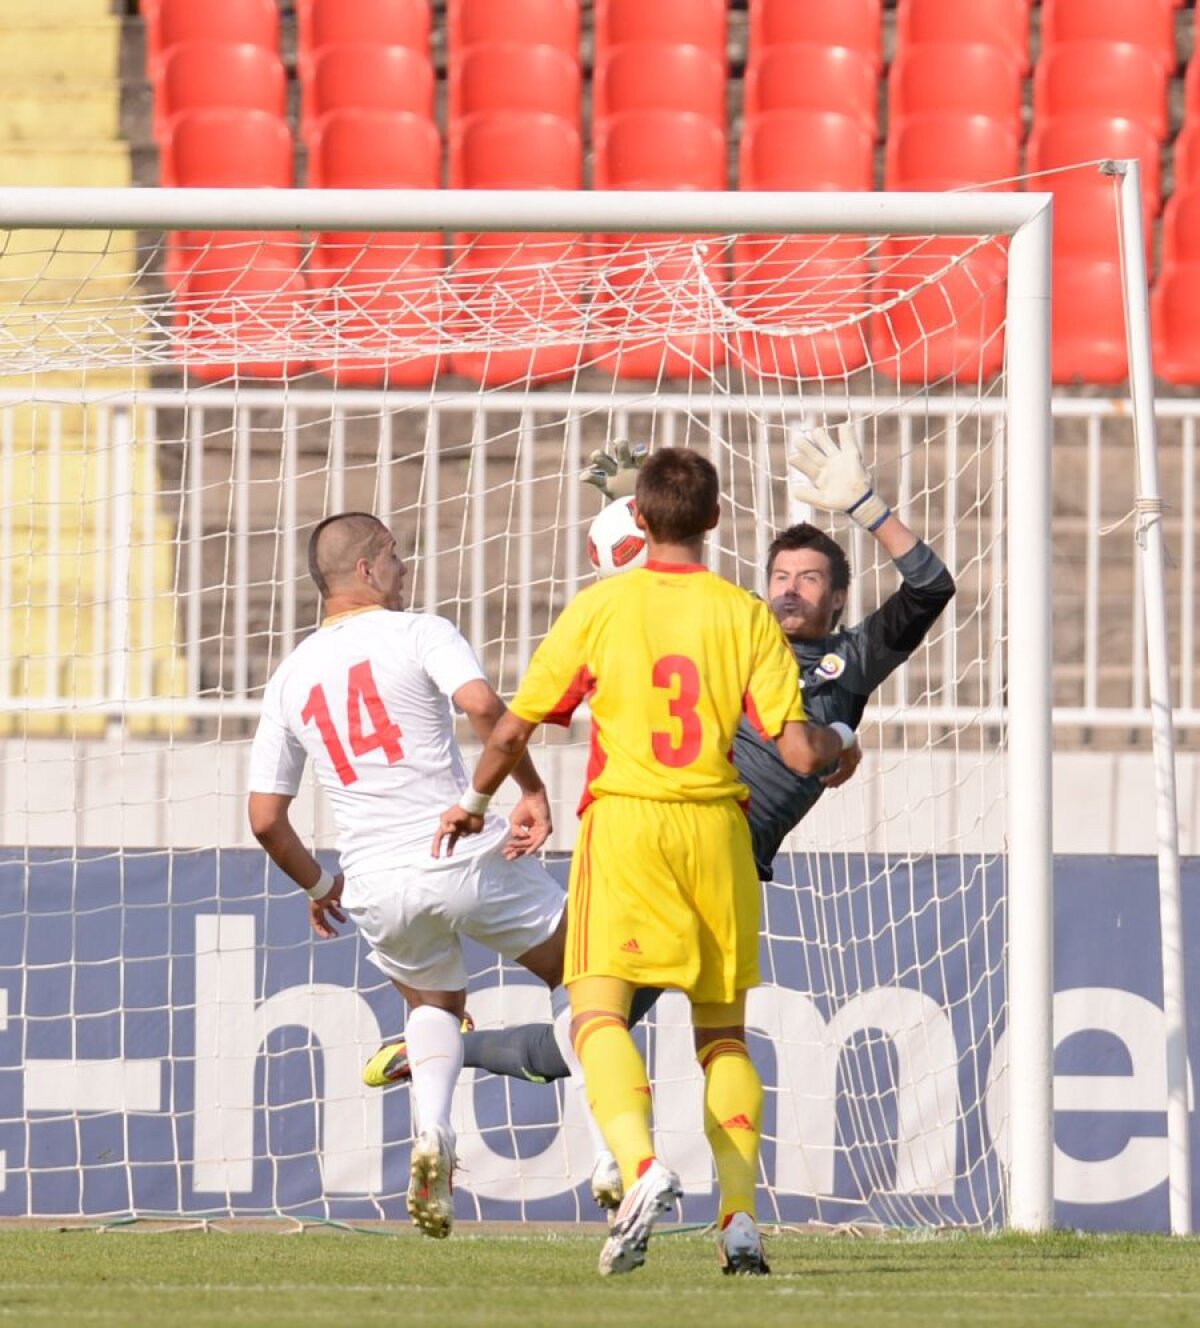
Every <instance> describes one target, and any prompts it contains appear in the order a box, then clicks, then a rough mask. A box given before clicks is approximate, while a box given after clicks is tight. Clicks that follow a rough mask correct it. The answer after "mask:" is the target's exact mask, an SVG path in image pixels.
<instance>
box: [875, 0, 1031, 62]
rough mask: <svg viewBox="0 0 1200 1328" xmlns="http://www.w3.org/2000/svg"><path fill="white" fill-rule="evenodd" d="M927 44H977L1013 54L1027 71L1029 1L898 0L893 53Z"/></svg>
mask: <svg viewBox="0 0 1200 1328" xmlns="http://www.w3.org/2000/svg"><path fill="white" fill-rule="evenodd" d="M927 42H936V43H938V44H945V43H947V42H953V43H960V42H971V43H979V44H981V45H984V46H999V47H1001V48H1002V49H1003V50H1006V51H1009V52H1011V53H1012V56H1013V58H1014V59H1015V60H1016V61H1017V63H1018V64H1019V65H1020V66H1021V71H1022V73H1024V72H1025V71H1027V70H1028V69H1029V0H970V3H969V4H963V2H962V0H899V3H898V5H897V7H896V50H897V51H905V50H908V49H909V48H910V47H912V46H918V45H923V44H925V43H927Z"/></svg>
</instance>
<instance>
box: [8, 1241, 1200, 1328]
mask: <svg viewBox="0 0 1200 1328" xmlns="http://www.w3.org/2000/svg"><path fill="white" fill-rule="evenodd" d="M599 1243H600V1237H599V1235H598V1234H596V1233H595V1232H591V1233H589V1234H576V1233H574V1232H571V1233H569V1234H565V1235H564V1234H558V1233H556V1234H544V1233H543V1234H536V1233H531V1234H528V1235H508V1234H504V1235H501V1234H489V1233H487V1232H486V1230H485V1231H479V1230H478V1229H468V1228H462V1229H460V1230H459V1231H458V1232H456V1233H455V1235H454V1236H453V1237H452V1238H451V1239H450V1240H449V1241H445V1242H434V1241H429V1240H424V1239H422V1238H420V1237H419V1236H416V1235H408V1234H404V1235H386V1236H380V1235H374V1234H366V1235H355V1234H347V1233H339V1232H322V1233H309V1234H305V1235H298V1236H279V1235H273V1234H262V1233H245V1232H236V1233H234V1234H220V1233H215V1232H210V1233H208V1234H203V1233H197V1232H171V1233H162V1234H147V1233H135V1232H128V1231H124V1232H120V1231H109V1232H103V1233H98V1232H96V1231H73V1232H53V1231H44V1230H43V1231H28V1230H21V1229H15V1230H6V1231H3V1232H0V1323H14V1324H39V1323H46V1324H51V1323H54V1324H57V1323H71V1324H114V1325H118V1324H119V1325H122V1326H123V1328H124V1326H125V1325H131V1326H132V1325H142V1324H146V1325H154V1328H164V1326H165V1325H171V1326H172V1328H174V1325H192V1324H195V1325H219V1326H220V1328H243V1326H246V1328H260V1326H266V1325H284V1324H287V1325H292V1324H295V1325H306V1326H307V1325H326V1324H328V1325H338V1328H360V1325H371V1324H388V1325H391V1326H392V1328H423V1326H424V1325H430V1326H431V1328H433V1326H434V1325H436V1328H456V1326H457V1325H480V1326H481V1328H507V1326H508V1325H513V1326H514V1328H516V1326H517V1325H519V1326H520V1328H541V1326H542V1325H547V1326H549V1325H555V1326H557V1325H571V1328H591V1326H592V1325H598V1326H601V1328H603V1326H605V1325H622V1328H624V1326H626V1325H630V1326H631V1325H639V1324H648V1325H654V1328H685V1326H686V1328H690V1326H691V1325H698V1326H699V1328H725V1326H726V1325H729V1326H730V1328H742V1326H743V1325H745V1326H746V1328H777V1326H778V1328H783V1325H787V1326H788V1328H797V1326H800V1325H810V1324H811V1325H821V1326H822V1328H838V1326H840V1325H847V1328H849V1326H850V1325H853V1328H872V1326H873V1325H894V1326H896V1328H909V1326H910V1325H911V1326H912V1328H937V1325H943V1324H945V1325H950V1324H964V1325H966V1324H970V1325H972V1328H976V1326H977V1325H1014V1326H1015V1325H1022V1326H1024V1325H1030V1324H1052V1325H1054V1328H1074V1326H1075V1325H1080V1324H1089V1325H1091V1324H1111V1325H1114V1326H1116V1325H1120V1326H1121V1328H1127V1326H1128V1325H1134V1324H1136V1325H1139V1328H1140V1326H1141V1325H1150V1324H1153V1325H1157V1324H1165V1325H1176V1324H1179V1325H1183V1324H1189V1325H1190V1324H1200V1244H1198V1243H1196V1242H1193V1241H1184V1240H1171V1239H1170V1238H1167V1237H1153V1236H1145V1237H1134V1236H1120V1237H1097V1236H1077V1235H1072V1234H1066V1233H1060V1234H1056V1235H1053V1236H1048V1237H1041V1238H1027V1237H1018V1236H1000V1237H979V1236H970V1237H968V1236H937V1237H924V1238H915V1237H914V1238H904V1237H895V1238H879V1239H875V1238H866V1239H854V1238H849V1237H829V1236H803V1235H779V1236H776V1237H774V1238H773V1239H772V1240H771V1241H770V1243H769V1246H768V1249H769V1253H770V1256H771V1260H772V1269H773V1273H772V1276H771V1277H770V1278H761V1279H757V1278H756V1279H749V1278H731V1277H729V1278H727V1277H722V1276H721V1275H720V1273H719V1271H718V1269H717V1266H716V1261H715V1256H714V1252H713V1238H712V1236H711V1235H702V1234H698V1233H688V1234H670V1233H669V1232H668V1233H667V1234H660V1235H657V1236H656V1237H655V1239H654V1241H653V1243H652V1245H651V1247H650V1257H649V1262H648V1263H647V1265H646V1267H645V1268H643V1269H641V1270H640V1271H639V1272H636V1273H633V1274H631V1275H630V1276H628V1277H622V1278H613V1279H609V1280H604V1281H602V1280H601V1279H600V1278H599V1277H598V1276H597V1275H596V1272H595V1266H596V1255H597V1252H598V1249H599Z"/></svg>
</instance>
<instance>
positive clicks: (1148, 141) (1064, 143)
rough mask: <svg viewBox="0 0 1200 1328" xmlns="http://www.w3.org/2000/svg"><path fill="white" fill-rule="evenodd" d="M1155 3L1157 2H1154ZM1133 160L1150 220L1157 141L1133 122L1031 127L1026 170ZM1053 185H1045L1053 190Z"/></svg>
mask: <svg viewBox="0 0 1200 1328" xmlns="http://www.w3.org/2000/svg"><path fill="white" fill-rule="evenodd" d="M1155 3H1158V0H1155ZM1110 157H1111V158H1116V159H1119V158H1121V157H1137V158H1138V159H1139V160H1140V162H1141V166H1142V197H1143V201H1144V202H1145V203H1146V206H1147V208H1148V209H1149V215H1150V216H1157V215H1158V210H1159V208H1160V206H1161V205H1162V168H1161V165H1160V162H1159V151H1158V140H1157V139H1156V138H1155V137H1154V135H1153V133H1151V131H1150V130H1149V129H1148V128H1147V127H1146V126H1145V125H1144V124H1140V123H1139V122H1138V121H1136V120H1124V119H1121V118H1119V117H1117V116H1100V115H1064V116H1059V117H1056V118H1055V119H1053V120H1047V121H1043V122H1042V123H1040V124H1035V125H1034V126H1033V133H1032V134H1031V135H1030V136H1029V150H1028V155H1027V161H1026V169H1027V170H1029V171H1030V172H1033V173H1038V172H1042V171H1058V170H1069V169H1070V168H1071V167H1073V166H1077V165H1078V164H1079V163H1081V162H1095V161H1097V160H1106V159H1108V158H1110ZM1056 183H1057V181H1054V180H1051V181H1048V182H1046V183H1045V184H1044V185H1043V187H1047V186H1049V187H1053V186H1054V185H1055V184H1056Z"/></svg>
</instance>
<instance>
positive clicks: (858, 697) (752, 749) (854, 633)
mask: <svg viewBox="0 0 1200 1328" xmlns="http://www.w3.org/2000/svg"><path fill="white" fill-rule="evenodd" d="M616 451H617V455H616V456H615V457H613V456H610V455H608V454H607V453H603V452H597V453H594V454H593V456H592V459H591V460H592V464H591V466H590V468H589V469H588V471H587V472H586V473H585V475H584V479H585V480H586V481H587V482H588V483H592V484H595V485H596V487H597V488H599V489H600V490H601V492H603V493H604V494H605V496H606V497H609V498H620V497H624V496H626V495H627V494H630V493H632V492H633V487H634V484H635V482H636V478H637V467H638V466H639V465H640V464H641V462H642V460H643V459H644V457H645V455H646V451H645V449H644V448H633V449H631V448H629V447H628V445H625V444H621V445H619V446H618V448H617V449H616ZM788 460H789V463H790V465H791V466H792V467H793V469H794V470H795V471H796V472H797V473H796V475H795V477H794V478H793V479H792V481H791V485H790V488H791V493H792V497H793V498H794V499H795V500H796V501H797V502H801V503H807V504H809V505H810V506H812V507H816V508H820V509H822V510H824V511H829V512H842V513H845V514H846V515H848V516H849V517H850V518H851V520H853V521H855V522H856V523H857V524H858V525H859V526H861V527H862V528H863V529H865V530H867V531H869V532H870V533H871V534H872V535H873V536H874V537H875V539H876V540H877V541H878V542H879V545H880V547H881V548H882V549H883V551H884V552H885V553H886V554H887V555H888V556H889V557H890V558H891V559H892V560H893V562H894V563H895V565H896V570H897V571H898V572H899V573H900V577H901V582H900V585H899V587H898V588H897V589H896V590H895V591H894V592H893V593H892V594H891V595H890V596H889V597H888V598H887V599H886V600H885V601H884V603H883V604H882V605H880V607H879V608H878V609H877V610H875V612H874V613H871V614H868V615H867V617H866V618H864V619H863V621H862V622H861V623H858V624H857V625H856V626H853V627H839V626H838V623H839V621H840V619H841V615H842V611H843V609H844V608H845V605H846V597H847V594H848V592H849V588H850V564H849V561H848V560H847V558H846V555H845V553H844V552H843V550H842V548H841V546H840V545H839V544H838V543H837V541H836V540H834V539H832V538H830V536H829V535H827V534H825V533H824V531H821V530H818V529H817V527H816V526H813V525H809V524H808V523H807V522H802V523H800V524H799V525H794V526H790V527H789V528H788V529H787V530H784V531H783V532H782V533H781V534H779V535H778V536H777V537H776V538H775V539H774V540H773V541H772V543H771V545H770V548H769V549H768V551H767V566H766V576H767V598H768V600H769V602H770V607H771V609H772V611H773V612H774V614H775V616H776V618H777V619H778V620H779V623H780V625H781V626H782V628H783V631H784V635H785V636H786V637H787V638H788V640H789V641H790V642H791V646H792V650H793V651H794V653H795V655H796V659H797V662H798V663H799V665H800V675H801V679H802V685H803V687H804V708H805V711H806V713H807V715H808V717H809V719H810V720H811V721H813V722H814V723H818V724H832V723H833V722H834V721H841V722H842V723H843V724H848V725H850V727H851V728H855V729H856V728H857V727H858V724H859V721H860V720H861V718H862V714H863V710H864V709H865V708H866V704H867V701H868V699H869V698H870V696H871V693H872V692H874V691H875V689H876V688H878V687H879V686H880V684H881V683H883V681H884V680H885V679H886V678H888V677H889V676H890V675H891V674H892V673H893V672H894V671H895V670H896V669H897V668H898V667H899V666H900V665H901V664H903V663H904V662H905V661H906V660H907V659H908V658H909V656H910V655H911V654H912V653H913V651H914V650H916V648H917V647H918V646H919V645H920V644H921V642H922V641H923V640H924V638H925V635H926V633H927V632H928V631H929V629H930V628H931V627H932V626H933V624H934V623H935V622H936V621H937V619H938V616H939V615H940V614H941V612H942V610H943V609H944V608H945V607H946V605H947V604H948V603H949V602H950V600H951V598H952V597H953V595H954V579H953V577H952V576H951V575H950V573H949V571H948V570H947V569H946V567H945V565H944V564H943V562H942V561H941V559H940V558H939V557H938V556H937V554H935V553H934V552H933V550H932V549H931V548H929V546H928V545H927V544H925V543H924V542H923V541H922V540H920V539H919V538H918V537H917V536H916V534H915V533H914V532H913V531H912V530H910V529H909V527H908V526H906V525H905V524H904V522H903V521H901V520H900V518H899V517H898V516H896V514H895V513H894V512H892V511H891V510H890V509H889V508H888V506H887V504H886V503H885V502H884V500H883V499H882V498H880V497H879V495H878V494H876V493H875V492H874V490H873V488H872V485H871V479H870V476H869V474H868V473H867V470H866V468H865V466H864V464H863V462H862V458H861V456H860V453H859V450H858V445H857V443H856V441H855V437H854V426H853V425H852V424H851V423H849V422H846V423H843V424H841V425H839V426H837V428H836V429H834V430H833V431H832V432H830V431H826V430H824V429H814V430H812V431H811V432H809V433H807V434H804V435H801V436H800V437H799V438H798V439H797V440H796V441H795V443H794V444H793V446H792V448H791V450H790V452H789V455H788ZM733 760H734V765H735V766H736V767H737V771H738V774H739V775H740V777H741V780H742V782H743V783H744V784H745V785H746V786H747V787H748V788H749V789H750V812H749V816H750V833H751V839H752V842H753V846H754V857H755V861H756V864H757V866H758V873H759V877H760V879H762V880H764V881H770V880H771V879H772V878H773V871H772V864H773V863H774V861H775V857H776V855H777V854H778V853H779V849H780V846H781V845H782V843H783V841H784V839H785V838H786V836H787V835H788V833H789V832H790V831H791V830H793V829H794V828H795V827H796V826H797V825H798V824H799V823H800V822H801V821H802V820H803V819H804V818H805V816H807V815H808V813H809V812H810V811H811V810H812V808H813V807H814V806H815V805H816V802H817V800H818V799H819V798H820V796H821V794H822V793H823V792H824V791H825V786H824V784H823V783H822V781H821V778H820V776H817V775H797V774H794V773H793V772H792V771H791V770H789V769H788V767H787V766H786V765H785V764H784V763H783V760H782V759H781V757H780V756H779V754H778V752H777V750H776V747H775V744H774V743H771V742H767V741H764V740H763V739H762V738H761V737H760V736H759V735H758V733H757V732H756V731H755V730H754V728H753V726H752V725H750V724H748V723H746V722H745V721H743V722H742V724H741V726H740V727H739V729H738V731H737V736H736V738H735V740H734V748H733ZM660 995H661V992H659V991H656V990H654V989H652V988H642V989H639V990H638V991H637V992H636V993H635V995H634V999H633V1006H632V1008H631V1010H630V1022H631V1023H633V1022H636V1021H637V1020H638V1019H641V1018H642V1017H643V1016H644V1015H645V1014H646V1013H647V1011H649V1010H650V1008H651V1007H652V1006H653V1005H654V1003H655V1001H656V1000H657V999H658V997H659V996H660ZM391 1051H392V1055H391V1056H390V1057H386V1056H381V1055H380V1054H378V1053H377V1054H376V1055H375V1057H373V1058H372V1060H371V1062H370V1066H371V1069H372V1071H373V1073H372V1075H371V1076H370V1077H369V1078H368V1082H369V1083H371V1084H372V1085H373V1086H376V1087H382V1086H383V1085H385V1084H388V1083H397V1082H403V1081H406V1080H407V1079H408V1076H409V1070H408V1051H407V1046H406V1044H405V1041H404V1039H403V1038H399V1039H397V1041H396V1042H394V1043H392V1044H391ZM464 1065H465V1066H467V1067H474V1068H477V1069H481V1070H489V1071H491V1072H492V1073H493V1074H502V1075H510V1076H512V1077H515V1078H523V1079H526V1080H529V1081H531V1082H534V1083H545V1082H548V1081H550V1080H553V1079H563V1078H566V1077H567V1076H568V1075H569V1070H568V1068H567V1065H566V1062H565V1061H564V1060H563V1057H562V1053H561V1052H560V1051H559V1049H558V1044H557V1043H556V1041H555V1038H554V1028H553V1026H552V1025H551V1024H523V1025H517V1026H514V1027H512V1028H502V1029H481V1030H478V1031H475V1032H469V1033H467V1034H466V1036H465V1038H464ZM597 1142H599V1141H597ZM592 1194H593V1196H594V1197H595V1199H596V1202H597V1203H598V1204H600V1206H601V1207H604V1208H615V1207H616V1206H617V1204H618V1203H619V1202H620V1200H621V1184H620V1171H619V1169H618V1168H617V1166H616V1163H615V1161H614V1160H613V1158H612V1156H611V1154H609V1153H607V1152H606V1151H603V1150H599V1151H598V1157H597V1162H596V1165H595V1168H594V1170H593V1172H592Z"/></svg>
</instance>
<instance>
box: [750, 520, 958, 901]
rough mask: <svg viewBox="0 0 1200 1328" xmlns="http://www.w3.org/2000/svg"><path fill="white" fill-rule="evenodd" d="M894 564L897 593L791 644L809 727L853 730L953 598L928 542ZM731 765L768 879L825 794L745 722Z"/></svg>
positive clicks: (949, 579)
mask: <svg viewBox="0 0 1200 1328" xmlns="http://www.w3.org/2000/svg"><path fill="white" fill-rule="evenodd" d="M895 562H896V570H897V571H898V572H899V573H900V575H901V577H902V578H903V580H902V583H901V585H900V587H899V588H898V589H897V590H896V591H895V592H894V593H893V594H891V595H890V596H889V597H888V598H887V599H886V600H885V601H884V603H883V604H881V605H880V607H879V608H878V609H876V610H875V612H874V613H871V614H868V615H867V617H866V618H864V619H863V621H862V622H861V623H859V624H858V625H857V626H856V627H844V628H839V629H838V630H837V631H836V632H833V633H832V634H831V635H829V636H826V637H822V638H821V639H820V640H818V641H793V642H792V649H793V651H794V652H795V654H796V660H797V662H798V663H799V665H800V685H801V686H802V687H803V689H804V708H805V710H806V711H807V713H808V717H809V719H811V720H813V721H814V722H815V723H818V724H832V723H833V722H834V721H835V720H841V722H842V723H843V724H849V725H850V727H851V728H857V727H858V722H859V720H860V719H861V718H862V713H863V710H864V709H865V708H866V704H867V700H868V699H869V697H870V695H871V693H872V692H873V691H874V690H875V689H876V688H877V687H878V686H879V685H880V683H882V682H883V680H884V679H885V678H887V677H888V675H889V674H891V673H892V672H893V671H894V670H895V669H897V668H898V667H899V666H900V665H901V664H903V663H904V661H905V660H906V659H907V658H908V657H909V656H910V655H911V654H912V652H913V651H914V650H915V649H916V648H917V646H919V645H920V644H921V642H922V641H923V640H924V638H925V634H926V633H927V632H928V631H929V629H930V627H931V626H932V625H933V623H934V622H935V621H936V620H937V617H938V615H939V614H940V613H941V611H942V610H943V609H944V608H945V607H946V605H947V604H948V603H949V601H950V599H951V598H952V597H953V595H954V578H953V577H952V576H951V575H950V573H949V572H948V571H947V570H946V566H945V564H944V563H943V562H942V560H941V559H940V558H939V557H938V556H937V554H935V553H934V552H933V550H932V549H931V548H929V546H928V545H927V544H924V543H918V544H917V546H916V548H914V549H910V550H909V551H908V553H906V554H904V555H903V556H902V557H900V558H897V559H896V560H895ZM733 760H734V764H735V765H736V766H737V769H738V773H739V774H740V775H741V777H742V782H743V783H745V784H746V785H747V786H748V788H749V789H750V833H751V837H752V839H753V841H754V857H755V861H756V862H757V864H758V871H759V876H760V877H761V879H762V880H764V881H769V880H771V879H772V877H773V873H772V863H773V862H774V861H775V856H776V854H777V853H778V852H779V846H780V845H781V844H782V843H783V840H784V837H785V836H786V835H787V834H788V832H789V831H790V830H791V829H792V828H793V827H794V826H796V825H798V824H799V823H800V822H801V821H802V820H803V819H804V818H805V816H807V815H808V813H809V811H810V810H811V809H812V808H813V806H814V805H815V804H816V801H817V799H818V798H819V797H820V796H821V794H822V793H823V792H824V791H825V789H824V786H823V785H822V783H821V781H820V778H819V777H818V776H816V775H796V774H794V773H793V772H792V771H791V770H789V769H788V768H787V766H786V765H784V763H783V760H782V758H781V757H780V755H779V750H778V748H777V747H776V746H775V744H774V743H773V742H767V741H765V740H764V739H762V738H761V737H759V735H758V734H757V733H756V732H755V731H754V729H753V728H752V727H751V726H750V725H749V724H747V723H746V722H745V721H743V722H742V724H741V726H740V727H739V729H738V731H737V736H736V738H735V739H734V745H733Z"/></svg>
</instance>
